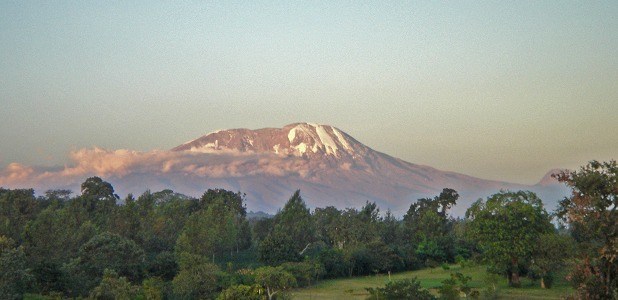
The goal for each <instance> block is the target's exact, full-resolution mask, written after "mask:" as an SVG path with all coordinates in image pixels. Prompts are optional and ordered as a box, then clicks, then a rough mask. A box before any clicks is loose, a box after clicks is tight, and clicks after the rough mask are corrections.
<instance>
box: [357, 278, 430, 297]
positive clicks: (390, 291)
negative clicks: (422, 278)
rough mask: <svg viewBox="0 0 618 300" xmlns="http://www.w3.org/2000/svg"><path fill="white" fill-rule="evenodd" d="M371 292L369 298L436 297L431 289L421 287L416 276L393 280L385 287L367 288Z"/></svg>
mask: <svg viewBox="0 0 618 300" xmlns="http://www.w3.org/2000/svg"><path fill="white" fill-rule="evenodd" d="M365 289H366V290H367V291H368V292H369V294H370V295H369V297H367V299H371V300H374V299H375V300H378V299H386V300H388V299H418V300H431V299H435V297H434V296H433V295H432V294H431V293H429V291H427V290H425V289H423V288H421V283H420V282H419V281H418V280H417V278H416V277H414V278H409V279H402V280H396V281H391V282H389V283H387V284H386V286H384V287H383V288H375V289H374V288H365Z"/></svg>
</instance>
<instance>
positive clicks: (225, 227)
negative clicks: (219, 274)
mask: <svg viewBox="0 0 618 300" xmlns="http://www.w3.org/2000/svg"><path fill="white" fill-rule="evenodd" d="M238 232H239V224H238V223H236V222H235V216H234V211H233V210H232V209H230V208H228V207H226V206H225V204H224V202H223V201H222V200H220V199H219V200H217V201H215V202H214V203H212V204H210V205H208V207H207V208H206V210H200V211H198V212H195V213H193V214H192V215H191V216H190V217H189V219H188V220H187V222H186V223H185V226H184V228H183V230H182V234H181V235H180V236H179V237H178V241H177V242H176V252H177V253H181V252H187V253H192V254H197V255H201V256H205V257H212V260H213V262H214V259H215V255H216V254H220V253H221V252H223V251H232V250H233V249H234V248H235V247H236V245H237V239H238Z"/></svg>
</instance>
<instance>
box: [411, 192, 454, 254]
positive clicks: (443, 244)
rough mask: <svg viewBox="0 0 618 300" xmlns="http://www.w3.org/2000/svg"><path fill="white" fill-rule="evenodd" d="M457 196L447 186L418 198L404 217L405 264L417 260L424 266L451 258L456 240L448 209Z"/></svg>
mask: <svg viewBox="0 0 618 300" xmlns="http://www.w3.org/2000/svg"><path fill="white" fill-rule="evenodd" d="M457 199H459V194H458V193H457V192H456V191H455V190H453V189H449V188H445V189H443V190H442V192H441V193H440V195H438V196H436V197H434V198H423V199H418V200H417V201H416V202H415V203H412V204H411V205H410V208H409V209H408V212H407V213H406V214H405V215H404V217H403V231H404V239H403V240H404V241H406V242H407V243H406V244H405V245H404V246H405V248H407V249H408V260H409V261H408V264H410V265H412V266H413V264H414V261H419V260H420V262H421V263H422V264H424V265H426V266H433V265H436V264H439V263H442V262H447V261H448V262H452V261H453V260H454V256H455V255H454V252H455V239H454V238H453V236H451V232H452V227H453V223H454V221H453V220H452V219H451V218H450V217H449V216H448V214H447V211H448V209H450V208H451V207H452V206H453V205H455V203H456V202H457Z"/></svg>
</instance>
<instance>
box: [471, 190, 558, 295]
mask: <svg viewBox="0 0 618 300" xmlns="http://www.w3.org/2000/svg"><path fill="white" fill-rule="evenodd" d="M466 218H467V219H468V226H469V229H470V231H469V232H470V233H471V234H472V235H473V236H474V237H475V238H476V239H477V241H478V242H479V245H480V247H481V249H482V250H483V255H484V257H485V258H486V259H487V260H488V261H489V262H491V263H493V265H494V266H503V267H504V268H505V270H508V274H509V283H510V284H511V285H512V286H516V287H517V286H520V285H521V282H520V279H519V269H520V267H521V264H522V263H523V262H524V261H527V260H529V258H530V257H531V255H532V253H533V250H534V246H535V243H536V242H537V240H538V238H539V237H540V236H541V235H542V234H545V233H548V232H551V231H552V230H553V226H552V225H551V223H550V216H549V214H548V213H547V212H546V211H545V209H544V208H543V203H542V202H541V199H539V198H538V197H537V196H536V194H534V193H532V192H529V191H517V192H507V191H502V192H499V193H497V194H494V195H492V196H490V197H488V198H487V201H483V200H481V199H479V200H478V201H476V202H475V203H474V204H472V206H471V207H470V208H469V209H468V210H467V211H466Z"/></svg>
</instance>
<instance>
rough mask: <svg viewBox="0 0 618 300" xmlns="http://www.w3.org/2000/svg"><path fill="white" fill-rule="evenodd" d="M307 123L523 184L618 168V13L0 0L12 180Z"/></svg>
mask: <svg viewBox="0 0 618 300" xmlns="http://www.w3.org/2000/svg"><path fill="white" fill-rule="evenodd" d="M301 121H302V122H305V121H309V122H317V123H324V124H330V125H333V126H336V127H338V128H340V129H341V130H343V131H345V132H347V133H349V134H350V135H352V136H353V137H355V138H356V139H358V140H359V141H361V142H363V143H365V144H366V145H368V146H369V147H372V148H374V149H376V150H379V151H382V152H385V153H387V154H390V155H393V156H396V157H399V158H402V159H404V160H407V161H410V162H412V163H418V164H425V165H430V166H433V167H436V168H439V169H442V170H449V171H456V172H461V173H465V174H469V175H473V176H477V177H481V178H488V179H496V180H504V181H512V182H519V183H535V182H536V181H538V180H539V179H540V178H541V177H542V176H543V175H544V174H545V172H547V171H549V170H550V169H552V168H575V167H577V166H580V165H583V164H585V163H586V162H587V161H589V160H591V159H597V160H609V159H612V158H618V1H615V0H610V1H431V2H422V1H409V2H390V4H389V3H386V2H385V1H375V2H364V1H324V2H318V1H302V2H301V1H280V2H262V1H246V2H232V1H220V2H205V1H152V0H150V1H66V2H65V1H21V0H20V1H11V0H7V1H1V2H0V168H4V167H6V166H8V165H9V164H10V163H13V162H18V163H21V164H25V165H32V166H53V165H64V164H66V163H70V161H69V159H68V157H69V152H70V151H74V150H77V149H81V148H90V147H92V146H98V147H102V148H106V149H121V148H123V149H133V150H140V151H148V150H153V149H169V148H172V147H174V146H177V145H179V144H181V143H183V142H186V141H188V140H191V139H194V138H197V137H199V136H201V135H203V134H205V133H207V132H210V131H213V130H216V129H224V128H253V129H257V128H263V127H282V126H284V125H286V124H288V123H293V122H301Z"/></svg>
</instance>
